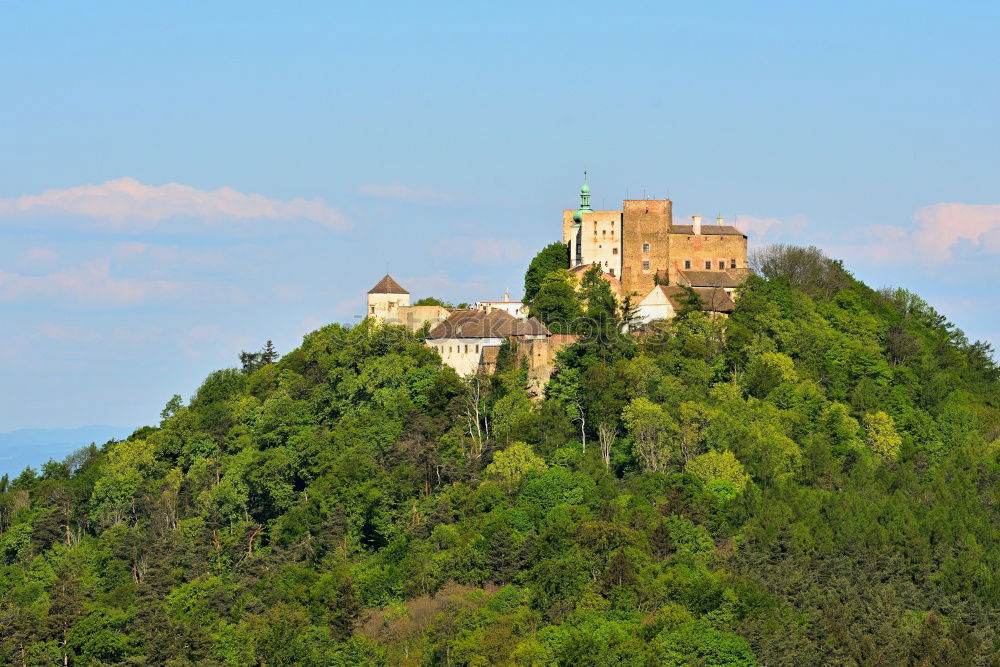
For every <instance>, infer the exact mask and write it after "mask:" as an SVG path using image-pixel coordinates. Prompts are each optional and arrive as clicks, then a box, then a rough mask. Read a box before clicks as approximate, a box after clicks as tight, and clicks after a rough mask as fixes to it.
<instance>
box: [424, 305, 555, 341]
mask: <svg viewBox="0 0 1000 667" xmlns="http://www.w3.org/2000/svg"><path fill="white" fill-rule="evenodd" d="M549 335H551V334H550V333H549V330H548V329H547V328H546V327H545V325H544V324H542V323H541V322H539V321H538V320H537V319H535V318H534V317H532V318H531V319H529V320H528V321H527V322H525V321H523V320H519V319H517V318H516V317H514V316H513V315H510V314H509V313H507V312H506V311H503V310H494V311H492V312H489V313H485V312H483V311H481V310H456V311H454V312H452V314H451V315H449V316H448V319H446V320H445V321H444V322H441V323H440V324H438V325H437V326H436V327H434V328H433V329H431V331H430V333H429V334H427V338H506V337H507V336H549Z"/></svg>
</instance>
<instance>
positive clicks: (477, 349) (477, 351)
mask: <svg viewBox="0 0 1000 667" xmlns="http://www.w3.org/2000/svg"><path fill="white" fill-rule="evenodd" d="M476 354H479V346H478V345H477V346H476Z"/></svg>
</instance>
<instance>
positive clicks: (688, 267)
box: [684, 259, 691, 269]
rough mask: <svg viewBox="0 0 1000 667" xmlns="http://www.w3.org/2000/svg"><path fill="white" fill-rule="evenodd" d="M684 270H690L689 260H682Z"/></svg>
mask: <svg viewBox="0 0 1000 667" xmlns="http://www.w3.org/2000/svg"><path fill="white" fill-rule="evenodd" d="M684 268H685V269H690V268H691V260H690V259H685V260H684Z"/></svg>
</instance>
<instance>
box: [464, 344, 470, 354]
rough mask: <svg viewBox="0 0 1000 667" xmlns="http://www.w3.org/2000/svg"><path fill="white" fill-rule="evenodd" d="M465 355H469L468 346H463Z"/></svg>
mask: <svg viewBox="0 0 1000 667" xmlns="http://www.w3.org/2000/svg"><path fill="white" fill-rule="evenodd" d="M465 353H466V354H468V353H469V346H468V345H466V346H465Z"/></svg>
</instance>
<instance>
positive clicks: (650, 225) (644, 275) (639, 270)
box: [621, 199, 673, 296]
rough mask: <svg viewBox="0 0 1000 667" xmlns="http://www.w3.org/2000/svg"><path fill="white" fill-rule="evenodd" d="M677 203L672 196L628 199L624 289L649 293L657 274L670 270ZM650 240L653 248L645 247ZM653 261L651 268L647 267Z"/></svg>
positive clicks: (624, 215) (625, 204)
mask: <svg viewBox="0 0 1000 667" xmlns="http://www.w3.org/2000/svg"><path fill="white" fill-rule="evenodd" d="M672 220H673V203H672V202H671V201H670V200H669V199H626V200H625V201H624V202H623V207H622V249H621V253H622V277H621V281H622V291H623V293H625V294H631V293H632V292H636V293H638V294H639V295H642V296H644V295H646V294H648V293H649V290H651V289H653V284H654V283H653V276H654V275H656V272H657V271H662V270H667V268H668V264H669V243H668V237H669V230H670V225H671V223H672ZM644 244H648V246H649V250H648V251H643V245H644ZM643 262H649V268H643Z"/></svg>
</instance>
